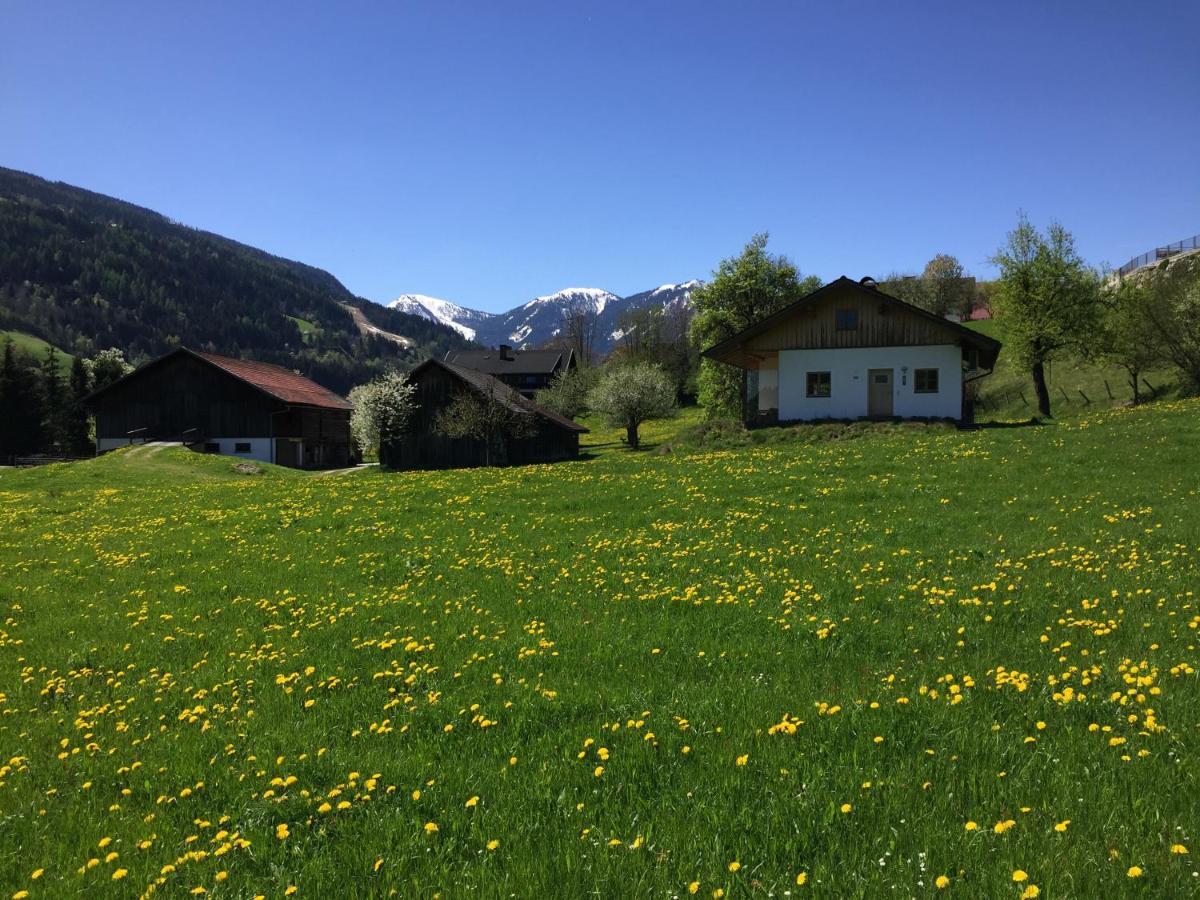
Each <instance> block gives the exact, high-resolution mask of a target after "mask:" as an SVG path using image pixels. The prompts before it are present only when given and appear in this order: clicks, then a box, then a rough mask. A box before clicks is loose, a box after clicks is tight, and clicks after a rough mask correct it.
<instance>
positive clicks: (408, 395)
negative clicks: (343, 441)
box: [349, 371, 416, 453]
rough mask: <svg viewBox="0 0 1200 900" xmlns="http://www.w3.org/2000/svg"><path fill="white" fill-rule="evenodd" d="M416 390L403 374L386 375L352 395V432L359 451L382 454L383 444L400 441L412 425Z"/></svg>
mask: <svg viewBox="0 0 1200 900" xmlns="http://www.w3.org/2000/svg"><path fill="white" fill-rule="evenodd" d="M415 391H416V388H414V387H413V386H412V385H411V384H409V382H408V379H407V377H405V376H404V375H403V374H401V373H400V372H394V371H393V372H385V373H384V374H382V375H380V376H379V377H377V378H375V379H374V380H373V381H369V382H367V383H366V384H360V385H359V386H358V387H356V388H355V389H354V390H352V391H351V392H350V398H349V399H350V403H351V404H352V405H353V407H354V409H353V411H352V412H351V413H350V433H351V434H352V435H353V436H354V441H355V443H356V444H358V446H359V449H361V450H363V451H366V450H368V449H370V450H374V451H375V452H376V453H378V452H379V448H380V446H381V445H382V444H385V443H388V442H390V441H394V440H397V439H399V437H400V436H401V435H402V434H403V433H404V429H405V427H406V426H407V425H408V420H409V417H410V416H411V415H412V413H413V409H414V407H415V405H416V404H415V402H414V400H413V394H414V393H415Z"/></svg>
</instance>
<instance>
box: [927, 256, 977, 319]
mask: <svg viewBox="0 0 1200 900" xmlns="http://www.w3.org/2000/svg"><path fill="white" fill-rule="evenodd" d="M921 281H922V282H924V286H925V296H926V298H927V302H928V306H926V307H925V309H928V310H929V311H930V312H931V313H935V314H936V315H939V316H947V315H950V314H951V313H954V314H956V315H958V316H959V317H961V318H964V319H965V318H966V317H967V316H969V315H970V314H971V299H972V298H971V292H970V290H969V286H970V281H969V280H968V279H967V277H966V275H965V274H964V273H963V267H962V263H960V262H959V261H958V260H957V259H955V258H954V257H953V256H950V255H948V254H946V253H939V254H938V255H937V256H935V257H934V258H933V259H931V260H930V261H929V262H927V263H926V264H925V271H923V272H922V273H921Z"/></svg>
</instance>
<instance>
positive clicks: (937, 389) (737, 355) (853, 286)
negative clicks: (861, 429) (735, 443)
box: [704, 277, 1000, 425]
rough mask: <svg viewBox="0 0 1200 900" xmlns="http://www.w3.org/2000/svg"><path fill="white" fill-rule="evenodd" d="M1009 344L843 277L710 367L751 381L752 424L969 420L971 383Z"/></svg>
mask: <svg viewBox="0 0 1200 900" xmlns="http://www.w3.org/2000/svg"><path fill="white" fill-rule="evenodd" d="M999 353H1000V342H999V341H997V340H995V339H993V338H990V337H988V336H987V335H984V334H981V333H979V332H978V331H974V330H972V329H970V328H967V327H966V326H963V325H960V324H958V323H957V322H951V321H949V320H948V319H944V318H942V317H941V316H937V315H934V314H933V313H930V312H927V311H926V310H923V309H919V308H918V307H915V306H912V305H910V304H908V303H905V302H903V301H902V300H898V299H896V298H895V297H891V296H889V295H887V294H885V293H884V292H883V291H881V290H879V288H878V287H876V285H875V282H874V281H873V280H871V279H869V278H864V279H863V280H862V281H853V280H852V279H849V278H846V277H842V278H839V279H837V280H836V281H832V282H830V283H829V284H827V285H825V286H824V287H822V288H819V289H817V290H816V291H813V292H812V293H810V294H808V295H807V296H805V297H802V298H801V299H800V300H798V301H796V302H795V303H793V304H791V305H790V306H788V307H785V308H784V309H782V310H780V311H779V312H777V313H775V314H774V315H771V316H767V317H765V318H764V319H762V320H761V321H759V322H756V323H754V324H753V325H751V326H750V327H749V328H746V329H745V330H744V331H742V332H741V333H739V334H735V335H733V336H732V337H730V338H728V339H727V340H724V341H722V342H721V343H719V344H716V345H715V346H713V347H709V348H708V349H707V350H705V351H704V355H705V356H706V357H708V358H709V359H714V360H717V361H719V362H723V363H728V364H729V365H732V366H737V367H738V368H740V369H742V370H743V371H744V372H745V377H744V381H743V384H744V397H743V411H744V418H745V421H746V423H747V424H751V425H753V424H769V423H774V422H796V421H806V420H814V419H858V418H919V419H953V420H957V421H960V422H961V421H970V419H971V416H972V412H971V403H970V395H969V392H968V390H967V387H968V385H969V384H970V382H971V381H973V380H975V379H977V378H980V377H982V376H984V375H987V374H989V373H990V372H991V371H992V368H993V367H994V366H995V365H996V358H997V357H998V355H999Z"/></svg>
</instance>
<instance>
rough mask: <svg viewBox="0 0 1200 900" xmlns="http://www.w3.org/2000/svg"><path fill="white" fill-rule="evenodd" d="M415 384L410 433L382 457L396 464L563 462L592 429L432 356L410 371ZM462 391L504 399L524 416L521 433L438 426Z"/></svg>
mask: <svg viewBox="0 0 1200 900" xmlns="http://www.w3.org/2000/svg"><path fill="white" fill-rule="evenodd" d="M408 380H409V382H410V383H411V384H412V385H413V386H414V388H415V389H416V393H415V394H414V396H413V400H414V403H415V409H414V411H413V413H412V416H411V417H410V419H409V421H408V427H407V429H406V432H405V434H404V435H403V436H402V437H401V438H400V439H399V440H394V441H390V442H385V443H384V444H383V445H382V446H381V448H380V453H379V458H380V462H381V463H382V464H383V465H384V466H386V467H388V468H392V469H451V468H466V467H471V466H483V465H522V464H526V463H545V462H558V461H560V460H566V459H575V458H576V457H577V456H578V455H579V435H581V434H586V433H587V429H586V428H584V427H583V426H582V425H579V424H576V423H575V422H572V421H571V420H570V419H568V418H565V417H564V416H560V415H559V414H558V413H555V412H553V411H551V410H548V409H546V408H545V407H542V406H539V405H538V404H536V403H534V402H533V401H532V400H530V399H528V398H527V397H524V396H522V394H521V393H520V392H519V391H517V390H516V389H514V388H513V387H511V386H509V385H508V384H505V383H504V382H503V381H501V380H500V379H499V378H496V377H494V376H492V375H490V374H488V373H486V372H480V371H478V370H476V369H471V368H467V367H465V366H459V365H457V364H455V363H449V362H442V361H441V360H437V359H430V360H426V361H425V362H423V363H422V364H421V365H419V366H417V367H416V368H415V369H413V371H412V372H410V373H409V376H408ZM463 392H467V393H468V394H469V395H471V397H472V398H473V399H477V400H478V401H479V402H481V403H495V404H500V406H501V407H502V408H503V409H504V411H505V412H506V413H509V414H511V415H513V416H518V417H522V418H524V419H525V421H524V422H523V423H522V424H523V425H524V426H525V427H524V428H522V429H521V432H522V433H520V434H511V433H507V434H499V435H497V436H496V437H495V439H494V440H493V441H492V442H491V444H490V446H489V442H488V441H485V440H479V439H471V438H464V437H448V436H446V435H445V434H442V433H441V432H440V430H439V428H438V424H439V415H440V414H441V413H442V412H443V411H444V410H446V409H447V408H448V407H450V406H451V404H453V403H454V402H455V400H456V398H458V397H459V395H460V394H461V393H463Z"/></svg>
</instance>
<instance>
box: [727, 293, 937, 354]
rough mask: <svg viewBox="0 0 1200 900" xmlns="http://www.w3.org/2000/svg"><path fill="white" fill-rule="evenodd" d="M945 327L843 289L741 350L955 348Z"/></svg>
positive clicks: (878, 297) (801, 310) (798, 311)
mask: <svg viewBox="0 0 1200 900" xmlns="http://www.w3.org/2000/svg"><path fill="white" fill-rule="evenodd" d="M839 318H840V319H842V320H843V321H842V324H843V325H845V324H848V323H847V322H846V320H853V323H854V325H853V327H842V328H839V327H838V325H839ZM950 324H951V323H949V322H946V323H944V324H943V323H942V322H938V321H934V320H932V319H930V318H928V317H926V316H922V315H920V314H918V313H916V312H914V311H912V310H910V309H906V308H905V307H903V306H900V305H898V304H895V303H890V302H888V300H887V299H886V298H884V297H883V296H882V295H876V296H871V293H870V292H867V291H862V290H855V289H854V288H853V287H851V286H849V285H847V286H845V287H842V288H839V289H837V290H834V291H831V292H830V294H829V296H827V297H824V298H822V299H821V300H820V301H818V302H817V303H813V304H811V305H806V306H802V307H800V308H798V309H796V310H795V311H794V312H793V314H792V315H790V316H788V317H787V318H786V319H784V320H783V321H780V322H777V323H776V324H774V325H773V326H772V327H770V328H768V329H767V330H766V331H764V332H762V333H761V334H757V335H754V336H753V337H751V338H749V339H748V340H747V341H746V342H745V347H746V349H747V350H750V351H757V350H816V349H841V348H845V347H906V346H912V345H919V344H957V343H958V342H959V337H958V334H957V333H956V332H955V331H954V330H953V329H951V328H950V327H949V326H950Z"/></svg>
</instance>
